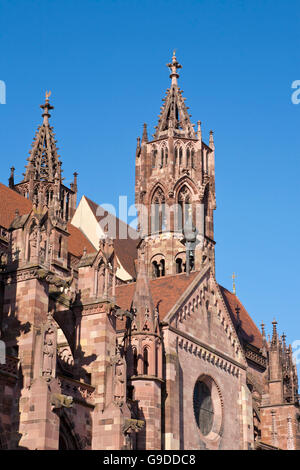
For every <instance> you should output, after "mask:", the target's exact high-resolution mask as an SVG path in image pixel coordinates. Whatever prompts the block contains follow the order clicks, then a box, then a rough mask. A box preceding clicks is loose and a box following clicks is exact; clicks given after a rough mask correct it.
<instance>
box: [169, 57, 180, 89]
mask: <svg viewBox="0 0 300 470" xmlns="http://www.w3.org/2000/svg"><path fill="white" fill-rule="evenodd" d="M167 67H169V69H170V72H171V73H170V78H171V79H172V85H177V78H178V77H179V74H178V73H177V70H178V69H181V68H182V65H180V64H179V63H178V62H177V59H176V55H175V50H174V51H173V56H172V62H170V63H169V64H167Z"/></svg>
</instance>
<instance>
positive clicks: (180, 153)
mask: <svg viewBox="0 0 300 470" xmlns="http://www.w3.org/2000/svg"><path fill="white" fill-rule="evenodd" d="M179 165H182V147H180V149H179Z"/></svg>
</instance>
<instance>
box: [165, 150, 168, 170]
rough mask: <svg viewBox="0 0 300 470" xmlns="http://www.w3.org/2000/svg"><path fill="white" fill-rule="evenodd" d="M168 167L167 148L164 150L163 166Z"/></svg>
mask: <svg viewBox="0 0 300 470" xmlns="http://www.w3.org/2000/svg"><path fill="white" fill-rule="evenodd" d="M167 165H168V148H167V147H166V149H165V166H167Z"/></svg>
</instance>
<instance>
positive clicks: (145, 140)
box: [142, 123, 148, 144]
mask: <svg viewBox="0 0 300 470" xmlns="http://www.w3.org/2000/svg"><path fill="white" fill-rule="evenodd" d="M145 142H148V133H147V124H146V123H145V124H144V128H143V136H142V144H144V143H145Z"/></svg>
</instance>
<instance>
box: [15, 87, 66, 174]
mask: <svg viewBox="0 0 300 470" xmlns="http://www.w3.org/2000/svg"><path fill="white" fill-rule="evenodd" d="M50 95H51V92H50V91H46V96H45V103H44V104H41V106H40V107H41V108H42V110H43V114H42V117H43V123H42V125H41V126H40V127H39V128H38V130H37V132H36V135H35V138H34V141H33V143H32V149H31V150H30V152H29V158H28V162H29V163H28V164H27V166H26V172H25V177H24V180H23V181H24V182H25V181H28V180H29V179H30V174H31V173H32V172H34V180H37V181H47V182H53V181H54V179H55V175H56V173H57V172H58V171H59V169H58V167H59V155H58V153H57V150H58V148H57V147H56V140H55V134H54V132H53V128H52V127H50V125H49V118H50V116H51V115H50V113H49V111H50V110H51V109H54V107H53V106H51V104H50V102H49V98H50Z"/></svg>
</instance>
